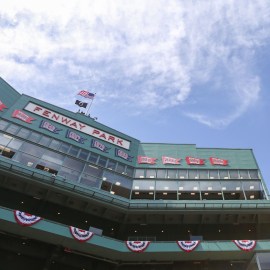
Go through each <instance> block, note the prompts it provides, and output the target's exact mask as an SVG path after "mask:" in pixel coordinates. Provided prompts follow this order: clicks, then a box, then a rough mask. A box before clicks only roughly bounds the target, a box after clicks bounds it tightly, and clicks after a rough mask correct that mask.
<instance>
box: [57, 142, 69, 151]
mask: <svg viewBox="0 0 270 270" xmlns="http://www.w3.org/2000/svg"><path fill="white" fill-rule="evenodd" d="M69 147H70V144H67V143H62V144H61V145H60V147H59V151H60V152H62V153H67V152H68V150H69Z"/></svg>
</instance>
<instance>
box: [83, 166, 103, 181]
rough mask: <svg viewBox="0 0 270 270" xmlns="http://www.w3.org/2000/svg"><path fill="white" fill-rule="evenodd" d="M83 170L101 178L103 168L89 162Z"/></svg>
mask: <svg viewBox="0 0 270 270" xmlns="http://www.w3.org/2000/svg"><path fill="white" fill-rule="evenodd" d="M83 172H84V173H87V174H90V175H93V176H96V177H99V178H101V177H102V172H103V170H102V169H101V168H99V167H96V166H93V165H91V164H88V165H86V166H85V168H84V171H83Z"/></svg>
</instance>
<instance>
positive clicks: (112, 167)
mask: <svg viewBox="0 0 270 270" xmlns="http://www.w3.org/2000/svg"><path fill="white" fill-rule="evenodd" d="M107 168H108V169H110V170H115V168H116V161H114V160H112V159H109V161H108V165H107Z"/></svg>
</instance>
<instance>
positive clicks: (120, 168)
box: [116, 162, 125, 173]
mask: <svg viewBox="0 0 270 270" xmlns="http://www.w3.org/2000/svg"><path fill="white" fill-rule="evenodd" d="M116 171H117V172H119V173H125V165H124V164H123V163H120V162H118V164H117V167H116Z"/></svg>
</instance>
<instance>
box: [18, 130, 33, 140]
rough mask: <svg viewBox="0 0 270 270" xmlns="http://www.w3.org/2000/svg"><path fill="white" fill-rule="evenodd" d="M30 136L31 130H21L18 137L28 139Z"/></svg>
mask: <svg viewBox="0 0 270 270" xmlns="http://www.w3.org/2000/svg"><path fill="white" fill-rule="evenodd" d="M29 134H30V130H28V129H25V128H21V129H20V131H19V132H18V134H17V136H19V137H21V138H24V139H27V138H28V136H29Z"/></svg>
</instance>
